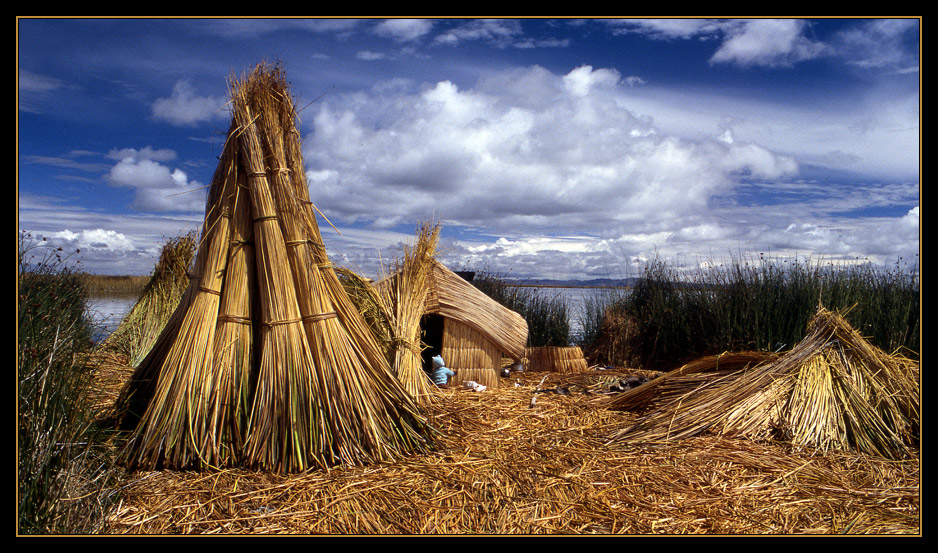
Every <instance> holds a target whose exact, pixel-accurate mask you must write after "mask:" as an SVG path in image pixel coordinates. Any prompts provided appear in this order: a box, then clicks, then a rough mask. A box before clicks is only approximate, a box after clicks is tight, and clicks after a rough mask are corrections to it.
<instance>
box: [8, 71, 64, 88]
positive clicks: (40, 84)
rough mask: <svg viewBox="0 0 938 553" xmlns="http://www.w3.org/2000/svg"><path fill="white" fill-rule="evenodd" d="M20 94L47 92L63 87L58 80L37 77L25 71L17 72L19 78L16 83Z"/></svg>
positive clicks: (44, 76) (42, 76)
mask: <svg viewBox="0 0 938 553" xmlns="http://www.w3.org/2000/svg"><path fill="white" fill-rule="evenodd" d="M16 84H17V86H19V90H20V92H21V93H23V92H48V91H50V90H55V89H57V88H60V87H62V86H63V83H62V81H61V80H60V79H57V78H55V77H50V76H48V75H38V74H36V73H31V72H29V71H26V70H25V69H20V70H19V78H18V79H17V81H16Z"/></svg>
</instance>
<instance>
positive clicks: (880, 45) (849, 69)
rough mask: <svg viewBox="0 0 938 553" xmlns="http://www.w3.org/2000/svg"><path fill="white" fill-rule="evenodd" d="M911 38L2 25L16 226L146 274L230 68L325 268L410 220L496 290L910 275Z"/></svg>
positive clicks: (885, 32) (216, 137)
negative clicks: (8, 46) (293, 138)
mask: <svg viewBox="0 0 938 553" xmlns="http://www.w3.org/2000/svg"><path fill="white" fill-rule="evenodd" d="M920 27H921V20H920V19H918V18H907V19H903V18H897V19H811V20H805V19H596V20H589V19H540V18H538V19H533V18H532V19H505V20H499V19H389V20H385V19H276V18H272V19H69V18H49V19H46V18H20V19H18V20H17V103H18V109H17V162H18V166H17V185H18V186H17V233H18V236H19V235H21V234H24V233H25V234H28V235H29V237H30V238H31V239H33V240H43V242H42V243H43V244H46V245H50V246H52V247H55V248H58V247H61V248H63V251H64V252H67V253H69V255H70V256H71V257H69V259H71V260H74V261H76V262H78V263H79V264H80V266H81V267H82V268H83V270H85V271H87V272H89V273H93V274H112V275H121V274H136V275H146V274H149V273H150V272H152V270H153V268H154V266H155V263H156V261H157V259H158V256H159V252H160V249H161V247H162V246H163V244H165V243H166V241H167V240H169V239H171V238H173V237H175V236H178V235H180V234H183V233H186V232H189V231H192V230H193V229H199V228H200V225H201V223H202V221H203V218H204V213H205V196H206V188H207V185H208V183H209V182H210V180H211V178H212V174H213V172H214V170H215V168H216V166H217V164H218V156H219V155H220V153H221V147H222V144H223V142H224V139H225V133H226V131H227V129H228V125H229V122H230V117H231V116H230V112H229V111H228V108H227V106H226V101H227V95H228V85H229V81H230V79H231V78H232V77H239V76H241V75H243V74H244V73H246V72H247V71H249V70H250V69H251V68H253V67H254V66H255V65H256V64H258V63H260V62H269V63H279V64H281V65H282V67H283V69H284V71H285V72H286V75H287V79H288V80H289V83H290V87H291V92H292V94H293V95H294V97H295V102H296V104H297V105H298V106H299V108H300V115H299V128H300V131H301V133H302V135H303V153H304V166H305V171H306V173H307V176H308V181H309V186H310V197H311V199H312V200H313V202H314V204H315V205H316V207H317V208H318V209H319V210H320V211H321V212H322V214H323V215H324V216H325V217H326V218H328V222H327V221H326V220H325V219H320V221H319V225H320V228H321V231H322V234H323V239H324V241H325V243H326V246H327V248H328V252H329V255H330V259H331V260H332V261H333V262H335V263H337V264H339V265H344V266H347V267H349V268H351V269H353V270H355V271H357V272H359V273H361V274H364V275H366V276H371V277H374V276H377V275H379V274H380V272H381V270H382V267H384V266H386V265H387V264H388V263H389V262H391V261H392V260H393V259H394V258H395V257H396V256H398V255H399V252H400V248H401V246H402V244H408V243H411V242H412V241H413V237H414V235H415V229H416V227H417V226H418V225H419V224H420V223H422V222H427V221H429V222H435V223H439V224H440V225H441V228H442V231H441V235H442V240H441V246H440V250H439V258H440V259H441V260H442V261H444V262H445V263H447V264H448V265H450V266H451V267H454V268H461V269H477V270H484V271H487V272H490V273H495V274H498V275H502V276H505V277H509V278H552V279H592V278H622V277H628V276H637V275H638V274H640V272H641V270H642V268H643V267H644V266H646V264H647V263H649V262H650V261H654V260H660V261H664V262H666V263H668V264H670V265H672V266H674V267H687V268H691V269H693V268H697V267H701V266H708V265H709V264H717V263H724V262H731V261H733V260H736V261H738V260H749V259H757V258H758V257H759V256H760V255H763V256H765V257H766V258H768V259H772V260H775V261H779V260H788V259H798V260H810V261H811V262H824V263H826V262H828V261H831V262H838V263H858V262H869V263H874V264H878V265H883V266H892V265H895V264H896V263H899V264H902V265H903V266H906V265H912V266H917V265H918V263H919V253H920V251H921V243H920V228H921V225H920V217H919V203H920V196H921V195H920V182H919V178H920V172H921V160H920V151H921V149H920V144H921V131H920V121H921V98H920V75H919V67H920V59H919V52H920V44H921V43H920ZM330 223H331V225H334V226H335V229H337V230H334V229H333V227H332V226H331V225H330Z"/></svg>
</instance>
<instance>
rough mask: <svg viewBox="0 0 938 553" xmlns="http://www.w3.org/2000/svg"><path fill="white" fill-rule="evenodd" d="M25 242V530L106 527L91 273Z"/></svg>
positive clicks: (106, 478) (20, 403)
mask: <svg viewBox="0 0 938 553" xmlns="http://www.w3.org/2000/svg"><path fill="white" fill-rule="evenodd" d="M18 246H19V250H18V275H17V413H18V424H17V478H16V480H17V515H18V517H17V532H18V533H21V534H49V533H62V534H78V533H93V532H99V531H101V530H103V529H104V528H105V526H106V523H105V513H106V512H107V510H108V509H109V508H110V506H111V505H112V499H113V497H114V494H115V492H114V491H113V490H111V489H109V485H110V483H111V481H110V476H112V475H113V474H114V472H113V465H112V463H111V461H110V457H109V455H108V453H107V450H106V447H105V446H104V445H103V444H104V441H105V440H104V435H103V433H102V431H101V430H100V429H99V428H98V427H97V426H96V425H95V419H96V417H97V416H98V413H97V411H96V410H95V409H94V408H93V407H92V402H91V401H90V383H91V380H92V377H93V374H94V370H95V367H94V365H93V363H92V362H91V357H90V352H91V347H92V342H91V337H92V332H93V330H92V322H91V320H90V319H89V317H88V315H87V314H86V312H85V303H86V300H87V297H88V293H87V288H86V281H85V277H84V275H82V274H81V273H79V272H77V271H75V270H74V267H73V266H72V265H70V264H69V262H68V258H67V257H63V255H62V254H61V253H60V251H58V250H52V249H51V248H46V247H43V246H42V245H41V243H39V242H35V241H33V240H32V238H31V237H29V236H28V235H24V234H21V235H20V236H19V242H18Z"/></svg>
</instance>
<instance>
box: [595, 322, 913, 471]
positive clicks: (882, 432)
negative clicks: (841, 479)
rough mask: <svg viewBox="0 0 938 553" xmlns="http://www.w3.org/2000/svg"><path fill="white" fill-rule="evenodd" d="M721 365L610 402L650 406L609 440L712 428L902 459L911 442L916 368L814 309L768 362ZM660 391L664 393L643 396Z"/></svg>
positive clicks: (745, 359) (747, 358)
mask: <svg viewBox="0 0 938 553" xmlns="http://www.w3.org/2000/svg"><path fill="white" fill-rule="evenodd" d="M724 361H725V362H724V363H723V365H722V366H723V370H714V371H712V372H700V371H698V369H699V367H696V368H693V369H691V370H689V369H688V367H682V368H681V369H677V371H679V373H680V374H671V373H668V374H666V375H664V376H662V377H659V378H658V379H657V382H656V381H655V380H653V381H652V382H649V383H648V384H645V385H643V386H640V387H639V388H636V389H634V390H632V391H631V392H629V396H627V397H623V398H616V399H614V400H612V402H611V404H610V406H611V407H613V408H620V409H628V408H630V407H637V408H647V407H649V406H651V408H652V411H651V412H649V413H648V414H646V415H644V416H643V417H641V418H640V419H639V420H638V421H637V422H636V423H635V425H633V426H631V427H629V428H626V429H624V430H622V431H621V432H617V433H616V434H615V435H613V436H611V437H610V441H611V442H613V443H616V442H619V443H637V442H649V441H650V442H655V441H662V440H676V439H682V438H687V437H690V436H695V435H698V434H700V433H703V432H715V433H718V434H722V435H726V436H735V437H748V438H766V439H781V440H786V441H789V442H791V443H793V444H795V445H803V446H809V447H814V448H818V449H822V450H827V449H838V450H849V451H858V452H862V453H867V454H872V455H878V456H882V457H886V458H901V457H905V456H906V455H908V453H909V452H910V450H911V449H912V448H914V446H915V445H916V444H917V443H918V431H919V424H920V422H919V421H920V400H919V398H920V386H919V377H918V374H919V369H918V364H917V363H914V362H911V361H910V360H909V359H906V358H904V357H901V356H896V355H889V354H886V353H885V352H883V351H881V350H879V349H878V348H876V347H874V346H872V345H871V344H870V343H869V342H867V341H866V340H865V339H864V338H863V337H862V336H861V335H860V334H859V333H858V332H857V331H856V330H854V329H853V328H852V327H851V326H850V325H849V324H848V323H847V321H846V320H845V319H844V318H843V317H842V316H841V315H840V314H838V313H833V312H830V311H827V310H826V309H823V308H821V309H819V310H818V312H817V314H816V315H815V316H814V318H813V319H812V320H811V323H810V325H809V328H808V333H807V335H806V336H805V338H804V339H803V340H802V341H801V342H799V343H798V345H796V346H795V347H794V348H792V350H791V351H789V352H786V353H785V354H783V355H781V356H778V357H777V358H775V357H774V356H772V357H768V358H764V359H763V360H761V361H760V360H758V355H755V356H752V355H742V356H737V357H736V358H734V356H732V355H730V356H728V357H727V358H726V359H725V360H724ZM752 361H756V362H755V363H753V364H751V365H750V363H751V362H752ZM731 362H732V363H731ZM731 364H736V365H737V366H736V367H735V368H734V369H732V370H726V369H727V368H728V367H727V365H731ZM679 385H683V386H684V389H683V391H679V389H678V387H679ZM646 386H647V388H646ZM666 390H667V392H668V397H667V398H664V399H662V398H657V399H658V400H657V401H656V400H655V399H656V398H652V397H651V395H652V393H653V392H664V391H666Z"/></svg>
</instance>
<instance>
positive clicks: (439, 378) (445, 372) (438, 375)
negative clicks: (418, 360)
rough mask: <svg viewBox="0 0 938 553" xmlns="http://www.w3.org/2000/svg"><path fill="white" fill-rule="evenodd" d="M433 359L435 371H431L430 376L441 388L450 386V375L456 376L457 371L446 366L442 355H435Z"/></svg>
mask: <svg viewBox="0 0 938 553" xmlns="http://www.w3.org/2000/svg"><path fill="white" fill-rule="evenodd" d="M432 361H433V371H432V372H431V373H430V378H432V379H433V383H434V384H436V385H437V386H439V387H440V388H449V386H447V382H448V381H449V377H451V376H455V375H456V373H454V372H453V371H451V370H449V369H448V368H446V363H445V362H443V358H442V357H441V356H439V355H437V356H435V357H434V358H433V359H432Z"/></svg>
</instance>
